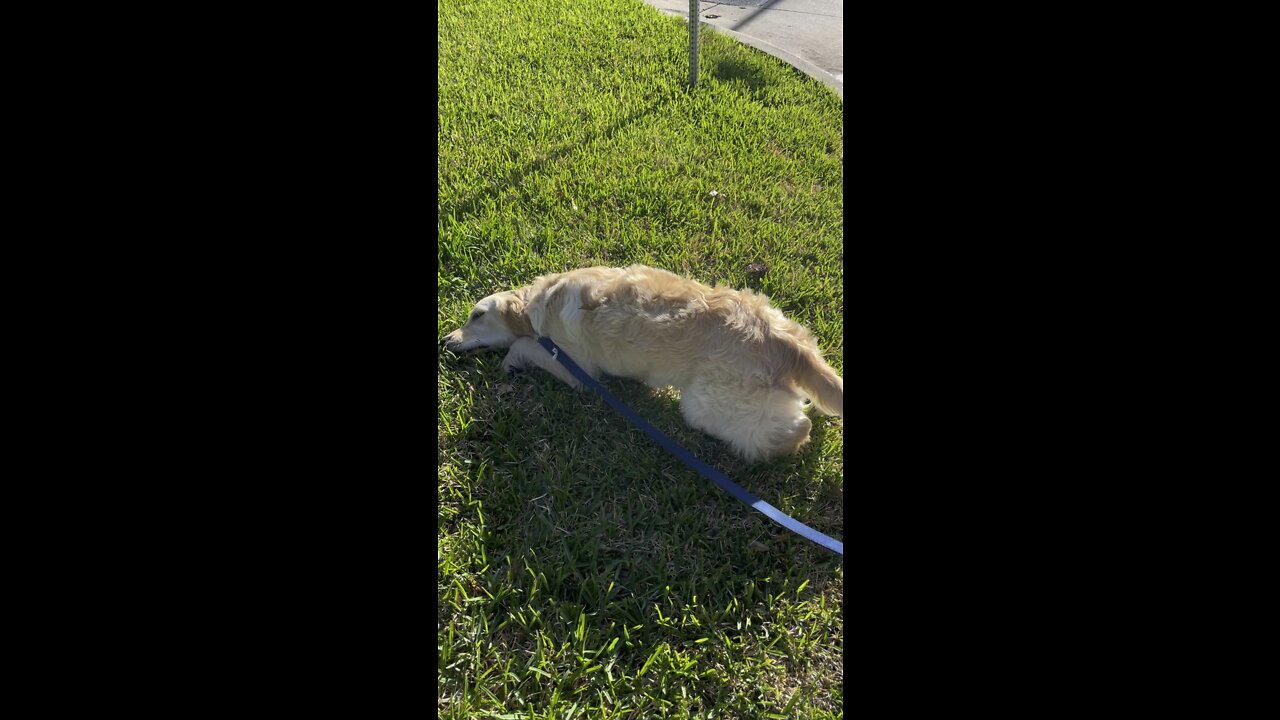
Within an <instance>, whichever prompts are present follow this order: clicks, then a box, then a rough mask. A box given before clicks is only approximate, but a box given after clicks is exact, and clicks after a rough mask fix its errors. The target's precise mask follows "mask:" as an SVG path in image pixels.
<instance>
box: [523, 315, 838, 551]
mask: <svg viewBox="0 0 1280 720" xmlns="http://www.w3.org/2000/svg"><path fill="white" fill-rule="evenodd" d="M538 344H539V345H541V346H542V347H544V348H546V350H547V352H549V353H551V357H552V358H554V359H555V360H556V361H557V362H559V363H560V364H561V365H563V366H565V367H566V368H568V370H569V372H571V373H573V376H574V377H576V378H578V380H579V381H580V382H582V384H583V385H586V386H587V387H589V388H591V389H592V390H594V391H596V393H597V394H599V395H600V397H602V398H604V401H605V402H607V403H609V406H610V407H612V408H613V409H614V410H617V411H618V412H619V413H621V414H622V416H623V417H625V418H626V419H628V420H630V421H631V423H632V424H633V425H635V426H636V427H638V428H640V429H641V430H643V431H644V432H645V434H646V435H648V436H649V437H650V438H652V439H653V440H654V441H655V442H657V443H658V444H659V445H661V446H662V447H664V448H666V450H667V452H669V453H671V454H672V455H675V456H676V457H677V458H680V460H681V462H683V463H684V464H685V465H688V466H689V467H691V468H693V469H694V470H697V471H698V472H699V473H701V474H702V476H703V477H705V478H707V479H709V480H711V482H713V483H715V484H716V485H719V486H720V487H721V488H722V489H724V491H725V492H727V493H729V494H730V495H732V496H734V497H735V498H737V499H738V500H740V501H741V502H742V503H744V504H746V505H750V506H751V507H753V508H755V509H756V510H757V511H758V512H759V513H760V514H762V515H764V516H765V517H767V518H769V519H770V520H772V521H774V522H776V523H778V524H779V525H781V526H782V527H784V528H786V529H788V530H790V531H791V532H793V533H795V534H797V535H799V536H800V537H802V538H804V539H806V540H809V541H811V542H814V543H817V544H818V545H821V546H822V547H824V548H826V549H828V550H830V551H832V552H834V553H836V554H837V555H840V556H841V557H844V543H842V542H840V541H839V540H835V539H833V538H831V537H828V536H826V535H823V534H822V533H820V532H818V531H817V530H814V529H813V528H811V527H809V526H808V525H805V524H804V523H802V522H800V521H799V520H796V519H794V518H792V517H791V516H790V515H787V514H786V513H784V512H782V511H781V510H779V509H778V508H776V507H774V506H772V505H770V504H769V503H767V502H765V501H764V500H761V499H760V498H758V497H756V496H755V495H752V494H751V493H749V492H747V490H746V489H745V488H743V487H742V486H741V485H739V484H737V483H735V482H734V481H732V480H730V479H729V478H728V477H727V476H725V474H724V473H722V472H720V471H719V470H716V469H715V468H713V467H711V466H710V465H708V464H706V463H704V462H702V461H701V460H699V459H698V457H697V456H696V455H694V454H693V453H691V452H689V451H688V450H685V449H684V448H683V447H681V446H680V445H679V444H677V443H676V442H675V441H674V440H672V439H671V438H669V437H667V436H666V435H664V434H663V433H662V431H660V430H658V429H657V428H655V427H654V426H652V425H650V424H649V423H647V422H645V420H644V418H642V417H640V416H639V415H637V414H636V413H635V411H633V410H632V409H631V408H629V407H627V406H626V405H624V404H623V403H622V401H620V400H618V399H617V398H615V397H614V396H612V395H610V394H609V391H608V390H605V389H604V386H602V385H601V384H600V383H598V382H596V381H595V380H593V379H592V378H591V376H590V375H588V374H587V373H586V372H585V371H583V369H582V368H580V367H578V363H576V362H574V361H573V358H571V357H569V354H568V353H566V352H565V351H564V350H562V349H560V347H559V346H558V345H556V344H555V343H554V342H552V341H551V338H548V337H539V338H538Z"/></svg>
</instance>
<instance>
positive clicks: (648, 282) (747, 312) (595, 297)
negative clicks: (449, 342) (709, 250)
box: [531, 265, 844, 415]
mask: <svg viewBox="0 0 1280 720" xmlns="http://www.w3.org/2000/svg"><path fill="white" fill-rule="evenodd" d="M531 289H532V290H533V291H534V292H533V294H534V296H537V297H540V298H541V299H542V308H541V312H540V313H538V314H539V320H540V321H541V322H540V323H535V327H537V326H538V325H539V324H540V325H541V326H542V328H543V332H544V333H546V334H549V335H551V337H552V338H553V339H555V340H556V341H557V342H561V341H562V340H563V341H565V342H567V343H569V344H570V345H571V346H573V347H575V349H576V350H578V352H580V353H583V354H585V355H586V356H587V357H589V359H590V360H591V361H592V362H594V363H595V364H597V365H598V366H599V367H600V369H601V370H603V371H604V372H606V373H608V374H610V375H617V376H621V377H629V378H634V379H637V380H641V381H643V382H646V383H648V384H650V385H654V386H657V387H662V386H666V385H672V386H675V387H677V388H681V389H685V388H687V387H690V386H692V385H696V384H699V383H708V382H710V383H714V384H716V385H735V386H739V387H741V388H742V391H743V392H748V391H749V390H750V389H756V390H767V389H775V388H785V387H790V386H793V385H798V386H800V387H802V388H804V389H805V390H806V391H807V394H809V396H810V397H812V398H813V399H814V401H815V402H816V403H817V405H818V407H819V408H820V409H822V410H823V411H824V412H827V413H829V414H836V415H842V414H843V407H844V385H843V381H842V380H841V379H840V377H839V376H838V375H837V374H836V373H835V371H834V370H832V369H831V368H830V366H828V365H827V364H826V362H824V361H823V360H822V356H821V353H820V351H819V350H818V346H817V344H816V343H815V342H814V340H813V338H812V336H811V335H810V334H809V332H808V331H807V330H805V329H804V328H803V327H802V326H800V325H799V324H797V323H795V322H793V321H791V320H789V319H788V318H787V317H785V316H784V315H783V314H782V313H781V312H780V311H779V310H778V309H777V308H774V307H772V306H771V305H770V304H769V299H768V298H767V297H765V296H764V295H760V294H758V293H756V292H754V291H751V290H742V291H739V290H734V289H731V288H726V287H714V288H713V287H708V286H706V285H703V284H701V283H698V282H696V281H693V280H689V279H686V278H682V277H680V276H678V275H675V274H673V273H670V272H667V271H665V270H658V269H655V268H650V267H646V266H643V265H632V266H630V267H627V268H604V267H593V268H584V269H581V270H574V271H571V272H568V273H561V274H558V275H550V276H546V277H544V278H540V279H539V281H538V282H536V283H535V284H534V285H533V287H532V288H531ZM534 312H535V311H531V315H532V314H533V313H534ZM557 335H559V336H560V337H556V336H557Z"/></svg>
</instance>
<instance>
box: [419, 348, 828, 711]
mask: <svg viewBox="0 0 1280 720" xmlns="http://www.w3.org/2000/svg"><path fill="white" fill-rule="evenodd" d="M502 357H503V356H502V353H489V354H485V355H480V356H468V357H460V358H454V357H451V356H446V357H445V358H444V359H443V361H442V369H443V366H447V367H448V371H449V372H450V374H451V375H452V376H453V377H452V378H451V380H453V381H457V382H460V383H462V384H465V385H466V386H467V387H468V388H469V389H470V391H471V392H470V406H469V407H467V408H466V409H465V410H464V412H465V413H466V415H467V416H468V417H469V418H470V422H469V425H467V427H466V428H465V429H463V430H462V431H461V432H459V433H457V434H454V435H450V436H448V437H441V439H440V443H441V455H440V462H441V465H442V466H443V465H444V464H445V463H446V462H447V463H448V464H449V465H450V466H451V468H464V469H463V470H462V472H463V473H464V474H465V477H464V478H460V480H461V481H462V482H463V483H464V484H466V485H467V488H468V491H467V493H466V494H467V496H468V497H469V498H473V499H474V500H476V501H479V507H482V512H483V520H480V516H479V515H478V514H477V513H473V512H470V511H466V510H464V511H463V514H464V515H467V516H470V517H469V520H470V521H471V522H472V523H477V521H479V523H480V524H482V525H483V528H482V530H481V531H480V537H481V538H482V539H483V540H482V542H483V547H484V557H483V560H482V562H483V565H480V564H479V562H481V561H477V563H476V564H474V565H473V568H474V571H475V572H477V573H478V574H479V577H477V578H476V579H477V580H478V581H479V582H480V583H481V584H482V585H483V586H484V587H485V588H486V592H487V593H489V594H490V597H491V598H492V600H484V599H483V598H482V597H481V596H480V594H479V592H478V591H473V593H474V594H475V595H476V600H477V601H479V602H481V603H483V605H484V607H483V609H482V608H477V611H478V612H483V614H485V615H486V616H487V617H488V618H490V622H492V623H493V624H494V626H496V630H495V631H493V634H492V635H491V637H490V638H489V642H491V643H492V644H493V645H494V646H495V647H499V648H501V652H500V654H499V657H516V658H526V657H532V656H533V655H535V654H536V653H540V652H542V650H541V649H540V648H544V647H545V648H550V647H552V646H553V645H554V646H555V647H561V648H568V647H570V646H572V647H575V648H576V647H582V648H586V650H587V651H590V650H591V649H593V648H603V647H604V646H606V645H609V644H610V643H613V645H612V647H611V649H610V655H609V656H608V657H612V658H613V660H610V661H609V663H610V664H611V665H612V663H613V662H616V663H617V664H618V665H617V668H616V670H615V672H616V671H618V670H620V671H621V672H623V673H625V674H626V675H627V676H629V677H631V678H633V679H634V682H636V683H640V682H641V679H640V678H639V675H640V671H641V670H642V668H644V666H645V663H646V661H647V660H648V659H650V658H651V657H652V653H653V652H654V648H655V647H657V646H658V645H661V644H669V645H670V647H672V648H674V649H678V650H680V651H681V652H685V653H694V655H692V656H691V657H697V658H702V659H703V661H704V662H706V663H722V662H725V661H726V660H725V659H726V658H729V657H741V656H744V655H746V654H750V655H751V656H752V657H753V658H755V659H756V660H757V661H758V660H762V659H763V658H765V657H767V652H766V649H765V648H764V641H763V640H762V639H761V638H760V636H759V635H758V634H757V633H756V632H755V631H753V630H752V629H751V626H752V623H753V622H754V623H755V626H756V627H757V628H758V627H761V626H764V625H766V624H772V623H777V622H780V619H779V616H778V615H776V614H775V613H776V612H777V607H776V606H775V605H774V599H776V598H778V597H781V596H782V595H783V594H784V593H786V592H789V591H794V590H797V589H798V588H799V587H800V586H801V585H802V584H804V583H806V582H807V583H808V589H807V590H806V592H812V593H813V595H812V596H811V597H812V598H817V597H819V596H821V595H822V594H823V593H824V592H825V591H826V587H827V585H828V583H830V582H832V581H833V580H835V578H836V575H837V569H838V568H839V567H840V566H841V563H842V562H843V561H842V559H841V558H840V557H839V556H837V555H835V554H834V553H831V552H830V551H828V550H826V549H824V548H821V547H818V546H816V545H814V544H812V543H809V542H808V541H806V540H803V539H801V538H799V537H797V536H795V535H792V534H791V533H790V532H788V531H786V530H785V529H783V528H781V527H779V526H777V525H775V524H774V523H772V522H771V521H769V520H768V519H766V518H764V517H763V516H761V515H760V514H759V513H757V512H755V511H754V510H752V509H750V508H748V507H746V506H744V505H742V504H741V503H739V502H738V501H737V500H735V499H733V498H732V497H731V496H729V495H728V494H727V493H725V492H724V491H722V490H721V489H720V488H718V487H717V486H715V485H714V484H713V483H712V482H711V481H709V480H706V479H704V478H702V477H701V476H700V475H698V474H697V473H695V472H694V471H693V470H690V469H688V468H686V467H685V466H684V465H683V464H681V463H680V461H678V460H677V459H675V458H674V457H672V456H670V455H669V454H668V453H667V452H666V451H665V450H663V449H662V448H661V447H659V446H657V445H656V444H655V443H653V442H652V441H651V440H649V438H648V437H647V436H645V435H644V434H643V433H642V432H641V431H640V430H639V429H638V428H635V427H633V426H632V425H631V424H630V423H628V422H627V421H626V420H625V419H624V418H623V417H621V416H620V415H618V414H617V413H615V412H614V411H613V410H612V409H611V408H609V407H608V405H607V404H605V402H604V401H603V400H602V399H601V398H599V397H598V396H596V395H595V394H594V393H591V392H589V391H575V390H572V389H570V388H568V387H567V386H565V385H564V384H563V383H561V382H560V381H559V380H556V379H555V378H552V377H551V376H550V375H548V374H546V373H545V372H543V371H541V370H530V371H527V372H524V373H519V374H516V375H508V374H507V373H505V372H504V371H503V370H502V369H501V363H502ZM603 384H604V385H605V386H606V387H607V388H608V389H609V391H610V392H611V393H612V394H614V395H615V396H616V397H617V398H618V399H620V400H621V401H622V402H624V403H626V404H627V405H629V406H630V407H631V408H633V409H634V410H635V411H636V412H637V413H639V414H640V415H641V416H642V417H644V418H645V419H647V420H648V421H649V422H651V423H652V424H653V425H654V426H655V427H657V428H658V429H659V430H661V431H662V432H664V433H666V434H667V435H669V436H671V437H672V438H673V439H674V440H676V442H678V443H680V444H681V445H684V446H685V447H686V448H688V449H689V450H690V451H691V452H694V453H695V454H697V455H698V456H699V457H701V458H702V459H703V460H704V461H706V462H707V463H708V464H711V465H712V466H715V467H718V468H720V469H721V470H722V471H724V472H725V474H726V475H729V476H730V477H731V478H733V479H734V480H735V481H736V482H738V483H739V484H741V485H743V486H744V487H746V488H747V489H748V490H751V491H752V492H754V493H755V494H757V495H759V496H761V497H763V498H764V499H765V500H766V501H767V502H770V503H771V504H773V505H775V506H779V507H782V506H783V505H784V503H783V497H784V496H790V497H791V498H792V500H793V502H792V503H791V506H790V508H789V509H790V510H791V513H790V514H792V515H793V516H794V517H796V518H797V519H798V520H800V521H802V522H805V523H806V524H809V525H811V526H812V527H815V528H817V529H819V530H822V531H824V532H827V533H828V534H830V535H833V536H835V537H843V529H842V527H841V525H842V523H843V507H842V505H841V503H840V501H839V500H834V501H833V500H832V499H831V498H830V497H828V496H827V495H825V494H824V493H825V491H827V490H829V489H830V488H826V487H823V488H819V489H818V493H817V498H818V499H817V500H816V501H815V502H813V503H811V504H808V505H806V503H805V502H804V501H799V502H796V501H795V498H797V497H804V496H806V494H808V495H813V493H814V488H812V482H811V481H812V480H813V470H814V468H815V467H816V466H817V464H818V462H819V460H820V459H821V451H822V447H823V445H824V440H825V439H826V436H827V434H828V433H829V432H831V431H832V430H833V424H832V423H833V421H830V420H826V419H817V418H815V425H814V430H813V434H812V440H811V442H810V443H809V444H808V445H807V446H806V447H805V448H804V450H803V451H802V452H801V453H799V454H797V455H795V456H792V457H790V458H782V459H778V460H775V461H772V462H770V463H763V464H759V465H755V466H746V465H745V464H743V463H742V462H741V461H739V460H737V459H736V457H735V456H733V455H732V454H731V452H730V451H729V450H728V448H727V447H726V446H724V445H723V444H722V443H720V442H719V441H717V440H714V439H712V438H709V437H707V436H705V435H703V434H701V433H699V432H698V431H695V430H692V429H690V428H688V427H687V426H685V425H684V421H683V418H682V417H681V416H680V412H679V409H678V404H677V400H676V398H675V396H674V395H673V394H672V393H670V392H663V391H655V390H653V389H651V388H648V387H647V386H644V385H642V384H640V383H637V382H633V381H629V380H622V379H618V378H606V379H605V380H604V383H603ZM441 474H442V477H443V476H444V474H445V473H444V472H443V471H442V473H441ZM836 482H838V481H833V483H832V484H835V483H836ZM442 531H443V532H445V533H448V532H449V529H448V528H447V527H446V528H443V530H442ZM791 597H795V596H794V595H793V596H791ZM811 607H812V606H811ZM832 612H836V610H835V609H834V608H833V609H832ZM448 622H450V621H449V619H448V618H445V617H444V616H443V615H442V618H441V626H442V627H443V626H445V625H446V624H448ZM786 622H789V623H791V624H794V625H807V624H806V623H803V622H801V621H799V620H797V619H796V616H795V615H794V614H793V615H792V616H790V620H787V621H786ZM815 622H816V621H815ZM579 623H581V628H582V633H583V635H582V636H578V635H576V631H577V630H578V628H579ZM623 628H629V640H628V641H627V642H626V643H625V644H619V643H617V642H616V639H617V638H618V637H620V636H622V635H624V630H623ZM838 635H840V633H838V632H837V633H836V635H834V636H833V637H836V636H838ZM544 637H545V638H546V640H547V641H550V642H551V643H552V644H553V645H546V641H544V640H542V638H544ZM788 637H790V636H788ZM633 642H634V645H633ZM824 642H829V643H835V642H837V640H829V641H824ZM698 643H705V644H698ZM743 643H745V644H746V645H745V647H746V648H747V649H744V645H743ZM775 650H777V648H775ZM811 652H812V651H811ZM823 652H825V653H830V652H831V650H830V649H826V650H824V651H823ZM835 652H837V654H838V650H837V651H835ZM775 654H776V653H775ZM823 657H824V658H826V657H829V655H824V656H823ZM791 660H795V661H796V662H797V663H798V664H797V665H796V667H797V668H799V667H806V666H807V665H806V664H807V663H810V662H811V660H812V657H810V655H809V654H808V653H806V654H805V656H804V657H797V658H789V659H788V660H787V662H791ZM522 662H523V660H522ZM556 662H557V663H559V664H560V666H562V667H579V666H578V665H577V662H576V661H573V662H569V661H564V660H557V661H556ZM553 665H554V664H553ZM463 672H464V670H463V669H454V670H450V671H449V672H447V673H444V675H443V677H446V678H447V679H449V681H450V682H453V683H455V684H458V685H461V684H462V682H463V680H462V678H461V676H460V675H459V674H460V673H463ZM796 672H801V671H800V670H796ZM451 673H452V674H451ZM454 675H458V677H455V676H454ZM596 675H597V676H599V675H601V673H597V674H596ZM588 681H590V682H596V683H600V682H602V681H601V680H600V678H599V677H596V678H595V679H594V680H588V679H579V678H577V677H576V676H571V677H569V679H568V682H570V683H571V684H576V683H580V682H588ZM648 681H649V680H648V679H646V682H648ZM559 682H562V683H563V682H565V681H564V680H561V681H559ZM815 682H816V681H815ZM601 687H605V686H604V685H601ZM525 688H526V691H528V692H530V693H532V694H531V695H530V697H529V701H530V702H531V703H532V704H533V705H534V706H535V707H536V706H538V704H539V703H543V702H545V701H546V698H547V697H548V696H549V694H550V693H552V692H553V691H555V688H556V684H555V683H553V682H551V681H550V679H548V682H547V683H546V684H545V685H540V686H529V685H526V686H525ZM651 690H652V691H653V692H663V693H670V695H668V696H667V697H668V699H670V700H673V701H679V702H692V703H693V706H697V707H722V706H726V707H727V706H728V705H729V704H730V703H741V702H742V693H744V692H747V690H744V689H743V688H742V687H735V686H734V685H733V684H732V683H719V682H700V683H696V684H693V685H691V686H690V690H692V692H691V693H690V696H689V699H688V700H687V701H685V700H684V699H683V696H682V691H680V692H678V691H676V690H675V688H674V686H673V687H670V688H666V689H654V688H651ZM646 692H648V691H646ZM537 698H541V699H537Z"/></svg>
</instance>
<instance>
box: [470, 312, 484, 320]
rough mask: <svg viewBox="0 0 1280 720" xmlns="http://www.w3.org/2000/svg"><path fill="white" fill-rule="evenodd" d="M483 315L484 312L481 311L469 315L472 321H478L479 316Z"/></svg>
mask: <svg viewBox="0 0 1280 720" xmlns="http://www.w3.org/2000/svg"><path fill="white" fill-rule="evenodd" d="M483 314H484V311H483V310H476V311H475V312H473V313H471V319H472V320H479V319H480V316H481V315H483Z"/></svg>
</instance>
